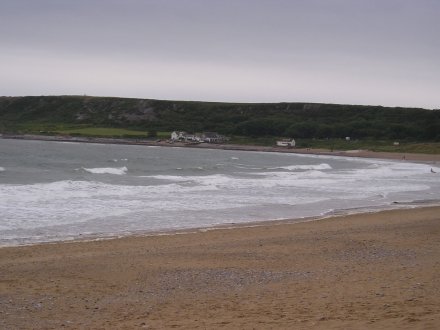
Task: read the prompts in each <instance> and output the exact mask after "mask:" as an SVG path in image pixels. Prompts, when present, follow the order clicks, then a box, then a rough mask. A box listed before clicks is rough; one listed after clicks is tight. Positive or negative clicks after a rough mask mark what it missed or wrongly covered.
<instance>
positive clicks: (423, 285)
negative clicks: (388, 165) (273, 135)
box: [0, 207, 440, 329]
mask: <svg viewBox="0 0 440 330" xmlns="http://www.w3.org/2000/svg"><path fill="white" fill-rule="evenodd" d="M439 238H440V207H426V208H416V209H409V210H393V211H383V212H379V213H369V214H358V215H349V216H340V217H333V218H328V219H322V220H317V221H309V222H302V223H289V221H285V222H273V223H265V224H262V225H259V226H254V227H244V226H243V227H240V226H236V227H233V228H227V229H226V228H223V229H221V228H220V229H215V230H205V231H202V230H201V231H196V232H193V233H178V234H177V233H176V234H174V235H156V236H131V237H124V238H119V239H109V240H101V241H89V242H85V241H83V242H81V241H76V242H71V243H53V244H40V245H32V246H22V247H5V248H1V249H0V327H1V328H3V329H30V328H35V329H59V328H71V329H78V328H88V329H104V328H106V329H108V328H120V329H133V328H147V329H162V328H186V329H197V328H199V329H215V328H225V329H271V328H272V329H308V328H317V329H320V328H321V329H329V328H330V329H354V328H357V329H359V328H368V329H385V328H387V329H405V328H407V329H438V328H439V327H440V292H439V291H440V277H439V276H438V274H440V259H439V256H440V239H439Z"/></svg>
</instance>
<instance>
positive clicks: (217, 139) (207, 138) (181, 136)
mask: <svg viewBox="0 0 440 330" xmlns="http://www.w3.org/2000/svg"><path fill="white" fill-rule="evenodd" d="M170 141H171V142H186V143H202V142H206V143H225V142H227V141H229V138H228V137H226V136H224V135H221V134H218V133H216V132H204V133H195V134H191V133H187V132H184V131H174V132H172V133H171V139H170ZM277 146H278V147H288V148H293V147H295V146H296V142H295V140H294V139H283V140H279V141H277Z"/></svg>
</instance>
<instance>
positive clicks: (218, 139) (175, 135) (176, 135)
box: [171, 131, 229, 143]
mask: <svg viewBox="0 0 440 330" xmlns="http://www.w3.org/2000/svg"><path fill="white" fill-rule="evenodd" d="M171 141H172V142H177V141H179V142H190V143H202V142H207V143H224V142H227V141H229V138H228V137H226V136H224V135H220V134H218V133H216V132H204V133H195V134H189V133H187V132H183V131H181V132H177V131H174V132H172V133H171Z"/></svg>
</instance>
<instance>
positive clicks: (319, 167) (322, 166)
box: [269, 163, 332, 171]
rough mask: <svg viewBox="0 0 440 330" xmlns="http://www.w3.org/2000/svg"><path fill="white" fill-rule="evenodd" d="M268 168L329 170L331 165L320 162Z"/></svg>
mask: <svg viewBox="0 0 440 330" xmlns="http://www.w3.org/2000/svg"><path fill="white" fill-rule="evenodd" d="M269 169H270V170H289V171H296V170H306V171H307V170H316V171H321V170H331V169H332V167H331V166H330V165H329V164H326V163H322V164H317V165H312V164H310V165H289V166H279V167H272V168H269Z"/></svg>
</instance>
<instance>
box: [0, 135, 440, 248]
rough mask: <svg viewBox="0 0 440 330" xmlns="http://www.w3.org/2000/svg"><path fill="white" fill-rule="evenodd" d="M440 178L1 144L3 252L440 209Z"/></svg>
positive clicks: (184, 152) (240, 154)
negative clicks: (13, 248) (65, 243)
mask: <svg viewBox="0 0 440 330" xmlns="http://www.w3.org/2000/svg"><path fill="white" fill-rule="evenodd" d="M431 169H432V171H434V172H437V173H432V172H431ZM439 173H440V167H438V165H436V164H423V163H420V164H419V163H412V162H407V161H404V160H402V161H388V160H379V159H364V158H356V157H338V156H315V155H301V154H294V153H272V152H254V151H228V150H217V149H197V148H175V147H147V146H134V145H116V144H94V143H72V142H49V141H27V140H8V139H0V246H15V245H25V244H34V243H40V242H54V241H69V240H76V239H103V238H107V237H115V236H117V237H119V236H124V235H133V234H148V233H168V232H176V231H177V230H190V229H194V228H212V227H216V226H229V225H231V224H251V223H252V224H255V223H258V222H259V221H267V220H280V219H293V221H303V220H304V219H310V218H320V217H326V216H331V215H335V214H349V213H358V212H375V211H378V210H383V209H393V208H410V207H418V206H421V205H428V204H436V205H437V204H439V199H440V174H439Z"/></svg>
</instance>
